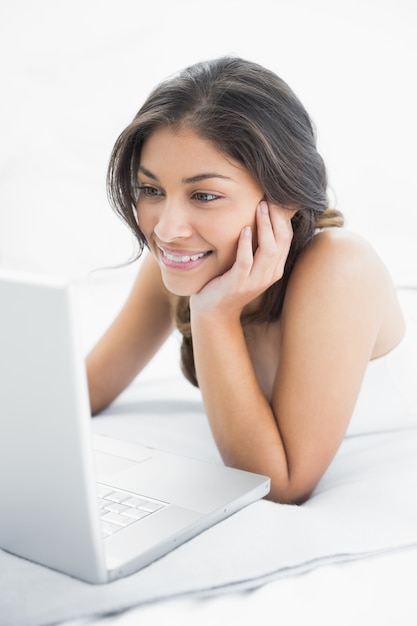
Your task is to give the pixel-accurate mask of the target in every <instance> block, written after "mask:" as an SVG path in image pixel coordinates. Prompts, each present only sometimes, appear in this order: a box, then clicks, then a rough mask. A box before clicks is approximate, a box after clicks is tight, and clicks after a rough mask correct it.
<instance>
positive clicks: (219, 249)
mask: <svg viewBox="0 0 417 626" xmlns="http://www.w3.org/2000/svg"><path fill="white" fill-rule="evenodd" d="M138 181H139V188H140V192H139V198H138V202H137V214H138V222H139V226H140V228H141V230H142V232H143V234H144V235H145V237H146V239H147V241H148V244H149V247H150V250H151V252H152V253H153V254H154V256H155V258H156V259H157V261H158V263H159V266H160V268H161V273H162V278H163V281H164V284H165V286H166V287H167V289H168V290H169V291H170V292H172V293H174V294H176V295H192V294H193V293H197V292H198V291H200V289H202V288H203V287H204V285H206V284H207V283H208V282H209V281H210V280H212V279H213V278H215V277H217V276H219V275H221V274H224V273H225V272H226V271H227V270H229V269H230V268H231V266H232V265H233V263H234V261H235V258H236V250H237V242H238V238H239V235H240V233H241V231H242V229H243V228H244V227H245V226H251V227H252V229H253V230H254V228H255V211H256V207H257V205H258V204H259V202H260V201H261V200H262V198H263V196H264V192H263V190H262V189H261V187H260V186H259V184H258V183H257V182H256V181H255V180H254V179H253V178H252V176H251V175H250V174H249V173H248V172H247V171H246V170H245V169H244V168H243V167H242V166H241V165H240V164H238V163H237V162H234V161H232V160H231V159H229V158H227V157H225V156H224V155H223V154H222V153H220V152H219V151H218V150H216V148H214V147H213V145H212V144H210V143H209V142H208V141H206V140H205V139H202V138H201V137H199V136H198V135H196V134H195V133H194V132H193V131H191V130H189V129H187V128H184V129H181V130H178V131H174V130H173V129H172V128H170V127H162V128H160V129H158V130H156V131H155V132H154V133H152V134H151V135H150V136H149V137H148V139H147V140H146V141H145V143H144V145H143V147H142V152H141V158H140V165H139V171H138Z"/></svg>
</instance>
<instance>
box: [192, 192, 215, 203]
mask: <svg viewBox="0 0 417 626" xmlns="http://www.w3.org/2000/svg"><path fill="white" fill-rule="evenodd" d="M218 197H219V196H216V195H215V194H214V193H207V192H205V191H197V192H196V193H195V194H194V195H193V198H194V199H195V200H197V201H198V202H211V201H212V200H216V199H217V198H218Z"/></svg>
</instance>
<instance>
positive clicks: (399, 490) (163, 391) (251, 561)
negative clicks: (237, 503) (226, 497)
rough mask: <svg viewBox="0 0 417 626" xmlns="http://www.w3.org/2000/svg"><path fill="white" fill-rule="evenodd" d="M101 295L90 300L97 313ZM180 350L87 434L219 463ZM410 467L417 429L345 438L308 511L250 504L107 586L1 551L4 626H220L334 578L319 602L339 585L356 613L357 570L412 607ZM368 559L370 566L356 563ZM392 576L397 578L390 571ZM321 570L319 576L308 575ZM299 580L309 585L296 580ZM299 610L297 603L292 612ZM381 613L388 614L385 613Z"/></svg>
mask: <svg viewBox="0 0 417 626" xmlns="http://www.w3.org/2000/svg"><path fill="white" fill-rule="evenodd" d="M91 287H92V285H91V284H90V288H91ZM102 287H103V285H102ZM104 292H105V293H106V294H107V298H108V297H109V295H111V294H113V289H111V284H110V285H107V288H106V289H104ZM104 292H103V293H104ZM91 293H92V291H91V289H90V297H91ZM102 296H103V294H101V296H100V297H97V300H96V304H97V305H99V307H98V308H101V305H102V303H103V299H102ZM93 300H95V298H94V297H93ZM90 304H91V301H90ZM97 310H98V309H96V310H90V322H91V321H92V320H97V319H98V315H97ZM87 326H88V323H87V324H86V327H87ZM177 347H178V346H177V338H176V337H175V336H174V337H173V338H172V340H171V341H170V342H169V343H168V344H167V346H166V347H165V348H164V350H163V351H162V352H161V354H159V355H158V356H157V358H156V360H155V362H154V363H153V364H152V365H151V366H150V367H149V368H148V370H147V372H145V375H144V376H143V377H142V378H139V379H138V380H137V381H135V382H134V383H133V384H132V385H131V386H130V387H129V388H128V389H127V390H126V391H125V392H124V393H123V394H122V396H120V398H119V399H118V400H117V401H116V402H115V403H114V404H113V405H112V406H111V407H109V409H107V410H106V411H105V412H104V413H103V414H102V415H101V416H99V417H97V418H95V419H94V420H93V428H94V430H96V431H98V432H103V433H107V434H111V435H113V436H119V437H121V438H128V439H130V440H132V441H138V442H143V443H146V444H148V445H151V446H155V447H159V448H162V449H166V450H171V451H174V452H178V453H181V454H186V455H188V456H193V457H196V458H200V459H203V460H209V461H213V462H220V457H219V455H218V452H217V450H216V448H215V445H214V442H213V439H212V437H211V435H210V431H209V428H208V424H207V421H206V417H205V415H204V411H203V406H202V403H201V399H200V396H199V392H198V390H195V389H194V388H193V387H191V386H190V385H189V384H188V383H187V382H186V381H185V380H184V379H183V378H182V377H181V375H180V374H179V370H178V365H177ZM416 459H417V427H414V428H408V429H407V428H405V429H398V430H388V431H385V432H384V431H382V432H379V433H374V434H364V435H356V436H351V437H347V438H346V439H345V440H344V442H343V444H342V446H341V448H340V450H339V452H338V454H337V456H336V458H335V459H334V461H333V463H332V464H331V466H330V468H329V470H328V471H327V472H326V474H325V476H324V477H323V479H322V481H321V482H320V484H319V486H318V488H317V489H316V491H315V493H314V495H313V496H312V498H311V499H310V500H309V501H308V502H307V503H306V504H304V505H303V506H301V507H296V506H283V505H277V504H273V503H270V502H267V501H260V502H257V503H255V504H253V505H250V506H249V507H246V508H245V509H244V510H242V511H240V512H239V513H237V514H235V515H233V516H232V517H231V518H229V519H227V520H225V521H224V522H222V523H220V524H218V525H216V526H215V527H213V528H211V529H209V530H208V531H206V532H204V533H202V534H201V535H199V536H198V537H196V538H195V539H193V540H191V541H189V542H188V543H187V544H185V545H183V546H181V547H179V548H178V549H177V550H175V551H174V552H172V553H170V554H169V555H167V556H165V557H163V558H162V559H160V560H159V561H157V562H155V563H154V564H152V565H151V566H149V567H148V568H146V569H144V570H142V571H141V572H138V573H137V574H134V575H133V576H130V577H128V578H126V579H124V580H120V581H117V582H116V583H112V584H110V585H105V586H93V585H88V584H86V583H83V582H80V581H77V580H74V579H71V578H69V577H66V576H64V575H61V574H58V573H56V572H52V571H50V570H47V569H45V568H42V567H40V566H38V565H35V564H33V563H28V562H26V561H24V560H21V559H18V558H16V557H14V556H12V555H9V554H6V553H4V552H1V551H0V624H5V625H6V624H7V625H9V624H19V626H31V625H36V626H37V625H40V624H49V623H56V622H64V621H65V620H70V619H77V620H78V619H82V620H85V619H87V618H88V619H89V620H91V619H92V617H93V618H94V621H93V623H97V619H98V623H103V624H104V623H108V622H107V621H106V620H104V621H103V620H102V619H101V618H98V617H97V616H104V615H106V614H108V613H119V612H120V611H122V612H123V611H126V610H127V609H132V612H131V613H130V616H129V613H127V614H126V615H121V614H120V615H119V616H118V617H117V619H116V618H112V620H113V621H115V623H116V624H118V626H119V624H125V623H129V621H126V620H129V619H132V620H133V621H131V623H132V624H133V623H135V620H136V619H137V620H140V621H141V620H142V613H141V611H144V613H145V614H148V615H151V616H153V619H155V620H157V619H159V618H160V619H168V616H171V613H172V612H173V613H174V614H176V615H177V617H178V620H179V621H181V622H182V623H187V622H186V620H190V621H189V623H191V622H192V620H193V619H195V620H196V622H195V623H199V624H200V623H204V621H202V620H203V615H207V612H208V613H210V612H211V613H212V614H213V617H214V616H216V614H217V613H218V614H217V616H216V619H217V621H219V620H221V619H223V618H224V609H225V607H227V610H229V611H231V610H232V607H234V608H233V611H236V614H239V613H242V615H243V613H245V615H246V617H245V619H246V618H247V616H248V614H247V613H246V610H248V611H249V612H250V611H252V610H255V607H257V609H256V610H260V608H261V605H262V606H263V605H264V603H265V606H270V610H271V611H272V610H275V609H274V607H275V603H276V610H277V611H279V605H280V604H281V601H280V600H279V598H280V597H281V596H282V595H283V594H284V593H285V597H286V598H287V599H286V601H285V602H286V603H287V605H288V602H289V600H288V597H291V594H294V596H295V595H296V589H297V587H300V588H302V590H303V594H304V593H306V591H305V589H304V588H305V587H306V586H307V587H308V589H310V591H309V592H308V593H309V594H311V592H312V591H311V590H312V589H314V588H317V587H319V586H320V585H321V584H322V583H323V581H324V582H325V581H326V580H327V581H331V582H326V584H329V585H330V589H329V592H326V594H324V592H323V590H321V592H320V594H321V595H319V596H318V598H317V601H318V600H319V598H320V597H322V601H323V602H324V599H325V597H326V596H327V597H328V600H329V602H330V604H331V603H332V602H333V600H334V597H335V596H334V593H333V592H331V587H332V585H334V581H336V580H339V581H340V585H342V588H344V591H343V594H344V597H346V601H347V602H348V604H349V607H350V608H349V611H350V612H351V611H352V610H353V607H352V606H351V603H352V602H353V605H355V604H356V603H357V602H360V601H361V597H362V596H363V591H364V590H363V588H362V586H361V587H360V588H359V589H358V591H357V594H356V596H355V595H352V593H351V591H350V588H349V589H348V586H349V585H350V584H351V581H352V579H355V580H356V574H355V573H354V571H355V565H356V564H357V565H358V570H357V571H358V572H362V576H364V577H365V581H367V582H366V583H364V584H366V585H371V590H370V594H372V593H374V592H375V591H376V590H375V588H374V582H372V581H373V580H374V577H375V576H377V577H378V576H379V575H380V572H381V573H383V579H382V582H381V584H382V585H385V586H387V585H389V584H392V593H391V597H390V596H385V595H384V597H383V598H381V602H382V601H383V602H382V604H381V606H382V605H387V604H389V603H392V610H394V606H396V604H397V600H396V599H395V598H394V597H393V594H394V593H395V594H399V596H400V597H402V595H403V594H406V598H403V599H402V600H401V602H405V600H406V599H407V598H408V600H407V606H408V608H409V609H411V607H412V606H413V602H414V594H413V595H410V596H409V594H408V590H409V579H410V576H411V577H413V573H412V571H411V572H410V568H411V570H412V569H413V567H414V569H416V570H417V498H416V493H417V462H416ZM371 557H372V558H371ZM363 559H366V561H367V562H369V566H368V567H363V566H362V567H361V566H360V565H359V563H358V560H359V561H362V560H363ZM348 562H351V563H350V564H347V563H348ZM342 563H343V565H341V564H342ZM390 563H391V565H389V564H390ZM391 567H394V568H396V567H400V570H399V571H396V572H395V573H394V571H391ZM318 568H319V569H320V570H321V569H323V573H322V574H320V573H316V574H313V573H312V572H314V571H315V570H317V569H318ZM384 568H385V570H384ZM407 568H408V570H407ZM306 573H307V578H306V577H305V576H296V575H299V574H306ZM358 575H359V574H358ZM333 577H334V578H333ZM369 577H370V578H369ZM368 578H369V579H368ZM307 580H311V581H312V582H311V588H310V587H309V585H308V584H307ZM389 580H391V583H389ZM289 581H292V582H289ZM257 588H261V589H259V590H258V591H256V592H252V590H254V589H257ZM292 588H293V591H291V589H292ZM337 593H339V594H340V593H341V592H340V590H338V592H337ZM337 593H336V597H337ZM361 594H362V595H361ZM219 596H222V597H221V598H220V597H219ZM208 597H209V598H210V599H207V598H208ZM370 597H372V595H371V596H370ZM21 598H24V599H25V601H24V602H22V601H21ZM202 598H204V600H202ZM274 599H275V600H274ZM363 599H364V598H363V597H362V600H363ZM313 604H314V603H313ZM138 606H139V607H140V608H137V607H138ZM314 606H315V605H314ZM245 607H247V609H246V608H245ZM251 607H252V608H251ZM316 608H317V607H316ZM376 608H377V607H376ZM287 609H288V610H290V607H289V606H287ZM300 610H301V608H300V606H298V607H297V608H296V610H295V612H294V614H296V613H297V611H298V612H299V611H300ZM303 610H304V609H303ZM321 610H322V609H320V612H321ZM184 611H185V615H183V612H184ZM387 611H388V607H387V606H386V608H385V610H384V615H386V614H387ZM329 615H330V614H329ZM329 619H330V618H329ZM118 620H120V622H119V621H118ZM169 620H170V623H171V617H169ZM287 623H288V622H287ZM320 623H322V622H320ZM363 623H365V622H363ZM378 623H383V622H380V621H379V622H378ZM402 623H406V622H402Z"/></svg>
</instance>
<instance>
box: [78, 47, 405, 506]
mask: <svg viewBox="0 0 417 626" xmlns="http://www.w3.org/2000/svg"><path fill="white" fill-rule="evenodd" d="M108 190H109V195H110V199H111V201H112V204H113V207H114V208H115V210H116V211H117V212H118V213H119V214H120V215H121V216H122V218H123V219H124V221H125V222H126V224H127V225H128V226H129V228H130V229H131V230H132V231H133V232H134V234H135V236H136V238H137V241H138V244H139V252H138V254H140V253H141V252H142V251H143V248H144V246H146V248H148V250H149V253H148V254H147V256H146V258H145V259H144V261H143V263H142V264H141V268H140V270H139V274H138V277H137V280H136V282H135V284H134V286H133V289H132V292H131V294H130V296H129V298H128V300H127V302H126V304H125V305H124V307H123V309H122V311H121V312H120V314H119V316H118V317H117V318H116V320H115V321H114V323H113V324H112V325H111V327H110V328H109V330H108V331H107V332H106V334H105V335H104V337H103V338H102V339H101V340H100V341H99V343H98V344H97V346H96V347H95V348H94V349H93V350H92V352H91V354H90V355H89V357H88V359H87V369H88V378H89V389H90V398H91V407H92V412H93V413H96V412H97V411H100V410H101V409H102V408H103V407H105V406H106V405H107V404H109V403H110V402H111V401H112V400H113V399H114V398H115V397H116V396H117V395H118V394H119V393H120V392H121V391H122V390H123V389H124V388H125V387H126V386H127V385H128V384H129V383H130V382H131V381H132V379H133V378H134V377H135V376H136V375H137V374H138V373H139V372H140V371H141V369H142V368H143V367H144V365H145V364H146V363H147V362H148V361H149V359H150V358H151V357H152V356H153V355H154V354H155V352H156V351H157V350H158V348H159V347H160V346H161V344H162V343H163V342H164V340H165V339H166V337H167V336H168V335H169V333H170V332H171V330H172V329H173V327H174V326H175V325H176V326H177V327H178V328H179V330H180V331H181V333H182V335H183V342H182V347H181V355H182V366H183V371H184V374H185V375H186V377H187V378H188V379H189V380H190V381H191V382H192V383H193V384H194V385H197V386H199V388H200V390H201V393H202V397H203V401H204V405H205V409H206V412H207V417H208V420H209V423H210V426H211V429H212V432H213V435H214V438H215V440H216V443H217V446H218V448H219V451H220V453H221V455H222V457H223V459H224V461H225V463H227V464H229V465H232V466H235V467H239V468H242V469H246V470H249V471H253V472H258V473H261V474H265V475H268V476H270V477H271V483H272V488H271V493H270V496H269V497H270V498H271V499H273V500H276V501H280V502H295V503H299V502H302V501H304V500H305V499H306V498H308V496H309V494H310V493H311V492H312V491H313V490H314V488H315V487H316V485H317V483H318V482H319V481H320V479H321V477H322V475H323V473H324V472H325V470H326V468H327V467H328V465H329V463H331V461H332V459H333V457H334V456H335V454H336V453H337V450H338V447H339V445H340V443H341V441H342V439H343V437H344V435H345V432H346V429H347V428H348V425H349V422H350V419H351V417H352V414H353V411H354V407H355V403H356V400H357V398H358V395H359V391H360V389H361V386H362V383H363V381H364V379H365V373H366V371H367V368H368V363H369V362H370V361H371V360H373V359H378V358H380V359H381V363H384V359H385V357H384V356H383V355H386V354H388V353H389V352H390V351H392V350H393V348H394V347H395V346H396V345H397V344H398V343H399V342H401V340H402V338H403V336H404V319H403V315H402V312H401V310H400V307H399V303H398V300H397V294H396V291H395V289H394V286H393V284H392V281H391V279H390V277H389V275H388V273H387V271H386V269H385V267H384V265H383V264H382V262H381V261H380V259H379V258H378V256H377V255H376V254H375V252H374V251H373V250H372V249H371V247H370V246H369V245H368V244H367V243H366V242H364V241H363V240H362V239H360V238H359V237H357V236H355V235H354V234H352V233H349V232H347V231H346V230H345V229H344V228H342V226H343V216H342V215H341V214H340V213H339V212H338V211H337V210H335V209H333V208H331V207H329V206H328V200H327V195H326V192H327V177H326V170H325V167H324V164H323V160H322V158H321V156H320V154H319V153H318V151H317V148H316V141H315V135H314V132H313V127H312V123H311V121H310V118H309V116H308V114H307V113H306V111H305V109H304V107H303V106H302V104H301V103H300V101H299V100H298V99H297V97H296V96H295V95H294V93H293V92H292V91H291V89H290V88H289V87H288V85H287V84H286V83H284V82H283V81H282V80H281V79H280V78H279V77H277V76H276V75H275V74H273V73H272V72H270V71H269V70H267V69H265V68H263V67H261V66H259V65H256V64H254V63H251V62H249V61H245V60H242V59H236V58H221V59H218V60H214V61H209V62H206V63H199V64H197V65H194V66H192V67H190V68H187V69H185V70H184V71H183V72H181V73H180V74H178V75H176V76H174V77H173V78H171V79H169V80H168V81H166V82H164V83H162V84H161V85H159V86H158V87H156V89H155V90H154V91H153V92H152V93H151V95H150V96H149V98H148V99H147V100H146V102H145V103H144V105H143V106H142V107H141V109H140V110H139V112H138V114H137V115H136V116H135V118H134V120H133V121H132V123H131V124H130V125H129V126H128V127H127V128H126V129H125V130H124V131H123V132H122V134H121V135H120V137H119V138H118V140H117V142H116V144H115V147H114V150H113V153H112V157H111V161H110V167H109V173H108ZM336 227H340V228H336ZM403 341H405V340H403Z"/></svg>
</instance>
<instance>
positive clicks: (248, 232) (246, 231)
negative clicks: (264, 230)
mask: <svg viewBox="0 0 417 626" xmlns="http://www.w3.org/2000/svg"><path fill="white" fill-rule="evenodd" d="M242 236H243V237H250V236H251V227H250V226H245V228H244V229H243V230H242Z"/></svg>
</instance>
